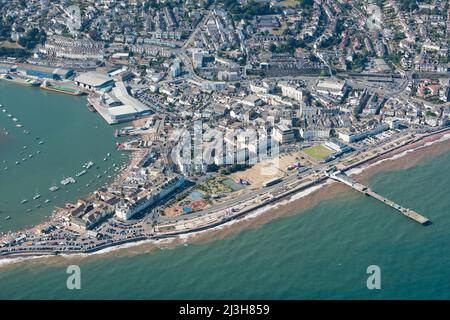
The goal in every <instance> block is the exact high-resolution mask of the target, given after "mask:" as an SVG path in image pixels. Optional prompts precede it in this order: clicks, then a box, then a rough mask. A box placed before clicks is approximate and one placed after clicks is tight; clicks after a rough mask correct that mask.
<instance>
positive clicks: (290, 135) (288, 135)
mask: <svg viewBox="0 0 450 320" xmlns="http://www.w3.org/2000/svg"><path fill="white" fill-rule="evenodd" d="M272 138H273V139H274V140H275V141H278V142H279V143H281V144H285V143H291V142H293V141H294V139H295V137H294V130H292V129H291V128H289V127H288V126H285V125H280V124H279V125H277V126H275V128H274V130H273V134H272Z"/></svg>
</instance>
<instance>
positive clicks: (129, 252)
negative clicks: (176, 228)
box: [0, 132, 450, 268]
mask: <svg viewBox="0 0 450 320" xmlns="http://www.w3.org/2000/svg"><path fill="white" fill-rule="evenodd" d="M449 150H450V133H448V132H447V133H445V132H444V133H440V134H437V135H434V136H431V137H427V138H424V139H422V140H420V141H418V142H416V143H414V144H410V145H407V146H404V147H402V148H399V149H397V150H395V151H392V152H390V153H388V154H386V155H384V156H382V157H380V158H377V159H376V160H373V161H371V162H369V163H366V164H365V165H364V166H362V167H358V168H355V169H352V170H351V171H350V172H349V174H350V175H352V178H353V179H355V180H357V181H360V182H363V183H367V182H368V181H369V178H370V177H371V176H372V175H374V174H376V173H378V172H380V171H387V170H400V169H406V168H409V167H413V166H416V165H417V164H419V163H420V162H421V161H423V160H425V159H427V158H431V157H435V156H438V155H440V154H443V153H445V152H447V151H449ZM347 192H352V191H351V190H350V189H349V188H348V187H346V186H344V185H342V184H339V183H337V182H334V181H331V180H327V182H325V183H323V184H321V185H319V186H315V187H313V188H311V189H308V190H305V191H304V192H301V193H300V194H296V195H293V196H291V197H290V198H287V199H284V200H283V201H281V202H279V203H277V204H274V205H271V206H268V207H265V208H262V209H259V210H257V211H255V212H253V213H250V214H249V215H248V216H245V217H244V218H242V219H241V220H236V221H232V222H229V223H227V224H225V225H221V226H219V227H216V228H213V229H210V230H206V231H202V232H197V233H193V234H189V235H183V236H181V237H177V238H172V239H167V240H160V241H154V240H145V241H142V242H136V243H130V244H126V245H122V246H118V247H113V248H109V249H106V250H102V251H99V252H96V253H94V254H77V255H71V256H64V255H61V256H56V257H55V256H51V257H31V258H12V259H5V260H3V261H1V262H0V268H8V267H11V266H12V265H16V264H17V263H23V262H27V264H28V265H35V264H52V265H53V264H56V265H58V264H67V263H68V262H69V261H70V263H77V262H81V261H84V260H87V259H96V258H99V257H105V258H106V257H108V256H114V257H116V256H134V255H138V254H152V253H154V252H156V251H158V250H165V249H171V248H175V247H177V246H180V245H189V244H201V243H206V242H209V241H215V240H221V239H224V238H226V237H228V236H230V235H233V234H236V233H239V232H241V231H243V230H246V229H249V228H258V227H260V226H262V225H263V224H266V223H268V222H270V221H272V220H274V219H278V218H280V217H286V216H290V215H293V214H298V213H301V212H303V211H305V210H306V209H308V208H311V207H313V206H315V205H317V204H318V203H320V202H321V201H323V200H330V199H333V198H336V197H338V196H339V195H341V194H342V193H347Z"/></svg>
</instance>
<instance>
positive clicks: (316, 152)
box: [303, 145, 334, 161]
mask: <svg viewBox="0 0 450 320" xmlns="http://www.w3.org/2000/svg"><path fill="white" fill-rule="evenodd" d="M303 152H304V153H305V154H307V155H308V156H310V157H311V158H313V159H314V160H317V161H320V160H323V159H325V158H327V157H329V156H331V155H332V154H333V153H334V152H333V151H331V150H330V149H328V148H326V147H324V146H322V145H320V146H312V147H309V148H306V149H305V150H303Z"/></svg>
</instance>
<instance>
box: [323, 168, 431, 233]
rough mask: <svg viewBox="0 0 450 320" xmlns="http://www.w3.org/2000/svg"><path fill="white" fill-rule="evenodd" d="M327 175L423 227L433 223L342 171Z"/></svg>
mask: <svg viewBox="0 0 450 320" xmlns="http://www.w3.org/2000/svg"><path fill="white" fill-rule="evenodd" d="M326 175H327V176H328V177H330V178H331V179H333V180H336V181H339V182H342V183H344V184H345V185H347V186H349V187H351V188H352V189H354V190H356V191H359V192H361V193H363V194H365V195H366V196H370V197H372V198H374V199H377V200H379V201H381V202H382V203H384V204H386V205H388V206H390V207H391V208H394V209H395V210H397V211H399V212H400V213H401V214H403V215H404V216H406V217H408V218H410V219H412V220H414V221H416V222H418V223H420V224H422V225H427V224H429V223H430V222H431V221H430V220H429V219H428V218H426V217H424V216H422V215H421V214H419V213H417V212H415V211H413V210H411V209H408V208H404V207H402V206H400V205H398V204H397V203H395V202H394V201H392V200H389V199H387V198H385V197H383V196H381V195H379V194H378V193H376V192H375V191H373V190H371V189H370V188H369V187H367V186H365V185H363V184H361V183H358V182H356V181H354V180H352V179H351V178H350V177H348V176H347V175H346V174H344V173H343V172H342V171H339V170H338V171H333V172H327V173H326Z"/></svg>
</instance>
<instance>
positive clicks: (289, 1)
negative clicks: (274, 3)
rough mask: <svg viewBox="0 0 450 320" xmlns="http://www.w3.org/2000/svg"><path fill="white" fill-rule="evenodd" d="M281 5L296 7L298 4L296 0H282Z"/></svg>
mask: <svg viewBox="0 0 450 320" xmlns="http://www.w3.org/2000/svg"><path fill="white" fill-rule="evenodd" d="M280 4H281V5H283V6H285V7H291V8H293V7H296V6H297V5H298V1H297V0H284V1H281V2H280Z"/></svg>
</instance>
